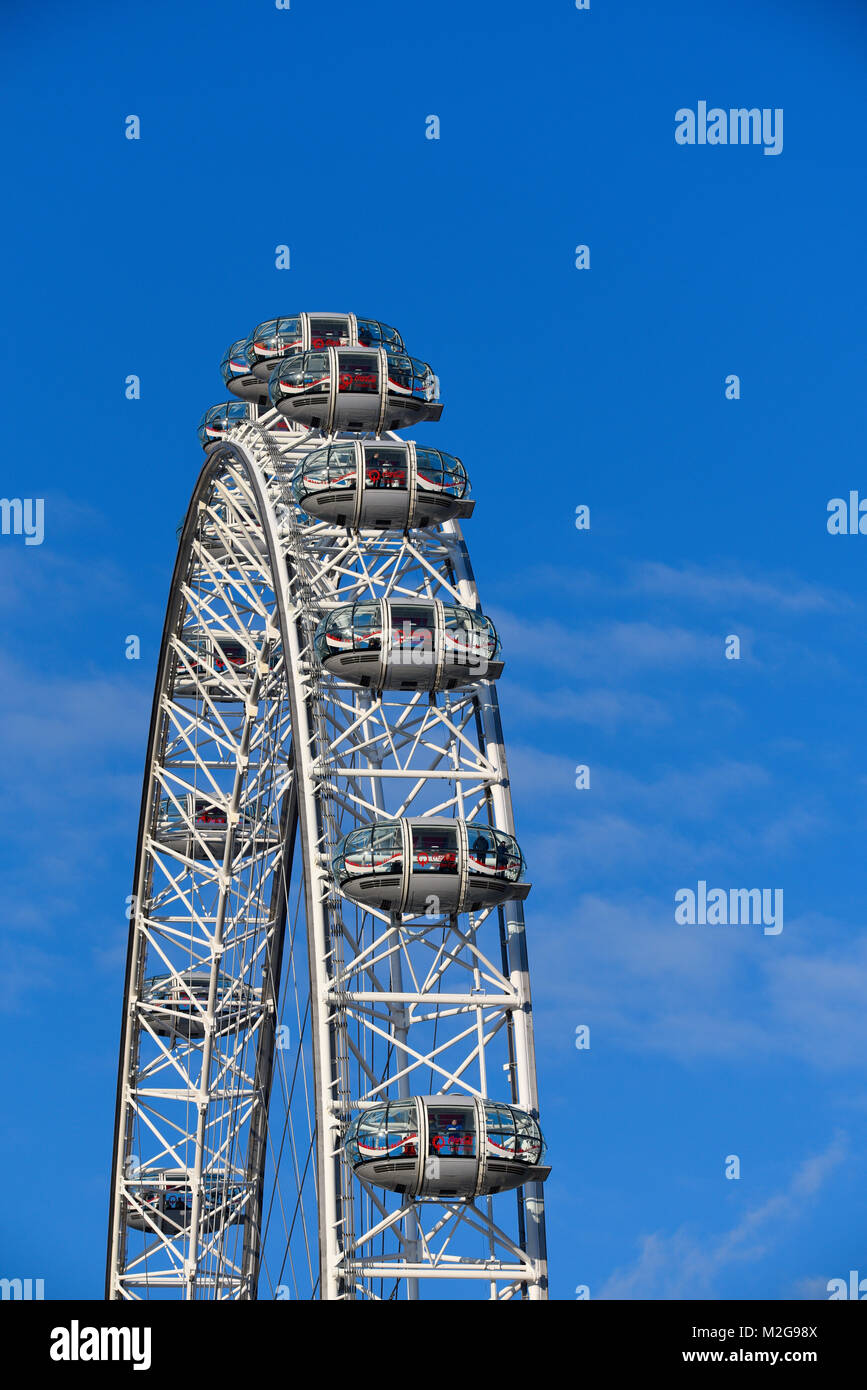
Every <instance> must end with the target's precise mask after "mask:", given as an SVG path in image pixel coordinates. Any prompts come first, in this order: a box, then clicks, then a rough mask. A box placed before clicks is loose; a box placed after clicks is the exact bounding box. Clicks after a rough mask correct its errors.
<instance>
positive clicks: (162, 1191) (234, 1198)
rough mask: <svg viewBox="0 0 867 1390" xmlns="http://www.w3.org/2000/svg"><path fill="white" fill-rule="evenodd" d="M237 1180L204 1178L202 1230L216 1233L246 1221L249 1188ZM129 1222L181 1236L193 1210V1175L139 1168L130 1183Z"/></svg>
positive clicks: (211, 1175)
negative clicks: (223, 1228)
mask: <svg viewBox="0 0 867 1390" xmlns="http://www.w3.org/2000/svg"><path fill="white" fill-rule="evenodd" d="M240 1176H241V1175H240V1174H238V1175H237V1177H235V1176H233V1177H231V1178H230V1177H229V1176H227V1175H224V1174H220V1173H209V1174H207V1175H206V1176H204V1177H203V1178H202V1195H201V1202H200V1205H199V1211H200V1214H201V1217H200V1219H201V1224H202V1229H203V1230H205V1231H213V1230H216V1229H217V1228H218V1227H220V1226H231V1225H234V1224H235V1223H236V1222H238V1221H243V1220H244V1215H245V1211H244V1209H245V1207H246V1205H247V1200H248V1196H249V1188H248V1187H247V1185H246V1184H245V1183H244V1182H243V1181H238V1178H240ZM125 1186H126V1202H127V1222H128V1224H129V1225H130V1226H132V1227H134V1228H135V1230H137V1231H160V1232H161V1233H162V1234H163V1235H178V1234H180V1233H181V1232H182V1231H185V1230H187V1228H188V1227H189V1224H190V1218H191V1216H192V1210H193V1174H192V1173H188V1172H186V1170H185V1169H183V1168H152V1169H142V1168H139V1169H138V1170H136V1172H135V1173H134V1174H133V1176H132V1177H131V1178H130V1179H128V1180H127V1182H126V1185H125Z"/></svg>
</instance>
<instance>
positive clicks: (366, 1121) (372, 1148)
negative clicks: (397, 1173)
mask: <svg viewBox="0 0 867 1390" xmlns="http://www.w3.org/2000/svg"><path fill="white" fill-rule="evenodd" d="M387 1116H388V1106H386V1105H382V1106H376V1107H375V1108H374V1109H373V1110H365V1111H364V1113H363V1114H362V1115H361V1116H360V1117H359V1119H358V1121H357V1124H356V1126H355V1133H354V1135H353V1137H352V1140H351V1141H350V1145H349V1149H350V1156H351V1158H352V1159H353V1161H354V1162H355V1163H364V1162H365V1160H370V1159H372V1158H382V1157H383V1155H384V1153H385V1150H386V1148H387V1146H388V1123H387Z"/></svg>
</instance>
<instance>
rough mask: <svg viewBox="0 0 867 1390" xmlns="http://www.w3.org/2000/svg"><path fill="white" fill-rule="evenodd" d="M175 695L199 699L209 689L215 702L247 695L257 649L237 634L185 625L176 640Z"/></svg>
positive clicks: (256, 659)
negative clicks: (233, 635) (249, 645)
mask: <svg viewBox="0 0 867 1390" xmlns="http://www.w3.org/2000/svg"><path fill="white" fill-rule="evenodd" d="M176 650H177V665H176V667H175V682H174V686H173V690H174V694H175V695H183V696H185V697H190V696H192V697H193V698H196V697H198V696H201V694H202V692H203V691H207V692H208V694H209V695H210V697H211V699H212V700H214V701H215V702H224V703H232V702H235V701H238V700H242V701H243V700H246V699H247V698H248V692H249V688H250V686H251V685H252V683H253V677H254V675H255V672H256V663H257V661H258V656H259V654H258V651H257V649H256V648H255V647H248V646H247V645H246V644H245V643H244V642H241V641H239V640H238V639H237V638H235V637H226V636H224V635H223V634H222V633H220V632H213V633H212V632H207V631H206V630H205V629H204V628H185V629H184V630H183V632H182V633H181V635H180V638H179V639H178V643H177V648H176Z"/></svg>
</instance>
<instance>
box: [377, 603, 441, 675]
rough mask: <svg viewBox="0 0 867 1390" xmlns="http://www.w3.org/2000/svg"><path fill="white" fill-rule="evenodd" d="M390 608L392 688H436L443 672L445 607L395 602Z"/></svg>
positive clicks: (389, 672)
mask: <svg viewBox="0 0 867 1390" xmlns="http://www.w3.org/2000/svg"><path fill="white" fill-rule="evenodd" d="M386 606H387V610H388V611H387V621H388V648H387V670H388V684H389V686H390V687H391V688H393V689H405V690H431V689H433V687H434V686H435V684H436V680H437V671H438V669H439V660H438V654H439V649H440V645H441V632H440V629H441V612H440V611H439V610H440V609H441V605H440V604H434V603H430V604H426V603H418V602H408V603H400V602H398V601H396V600H395V599H391V600H389V602H388V604H387V605H386Z"/></svg>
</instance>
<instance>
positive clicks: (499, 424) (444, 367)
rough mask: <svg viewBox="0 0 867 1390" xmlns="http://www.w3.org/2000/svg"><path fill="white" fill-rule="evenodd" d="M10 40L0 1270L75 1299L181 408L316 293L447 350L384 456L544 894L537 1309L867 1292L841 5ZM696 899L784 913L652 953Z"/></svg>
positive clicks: (857, 621)
mask: <svg viewBox="0 0 867 1390" xmlns="http://www.w3.org/2000/svg"><path fill="white" fill-rule="evenodd" d="M4 28H5V29H6V42H5V44H4V49H5V57H6V63H5V67H6V72H5V73H4V83H3V91H2V94H0V115H2V122H3V129H4V132H5V135H6V140H5V144H6V149H5V157H4V165H5V180H6V191H7V213H6V216H5V217H4V220H3V225H2V229H0V239H2V243H3V245H2V251H3V263H4V265H5V267H6V270H7V276H6V286H5V291H6V293H5V298H6V312H7V332H6V335H5V339H4V345H3V348H4V358H5V369H4V381H5V383H6V387H7V405H6V410H5V413H4V424H5V450H4V454H5V458H4V469H3V474H4V477H3V484H2V487H3V492H4V495H6V496H9V497H13V496H20V497H43V498H44V499H45V508H46V512H45V516H46V521H45V540H44V543H43V544H42V545H41V546H32V547H25V546H24V544H23V539H22V537H16V536H0V610H2V618H3V623H2V637H0V657H2V663H3V675H4V679H3V682H2V693H0V710H2V720H0V755H2V765H3V768H4V771H5V779H4V780H5V784H6V785H5V804H6V806H7V812H6V819H5V828H6V833H5V835H4V837H3V841H2V846H0V853H2V860H3V869H4V874H5V891H4V908H5V911H4V913H3V921H2V928H0V929H2V934H3V947H4V951H3V954H4V968H3V973H2V976H0V1011H2V1012H0V1026H2V1029H3V1038H4V1044H3V1055H4V1061H5V1068H4V1071H5V1086H4V1090H5V1101H6V1105H5V1107H4V1108H5V1109H6V1111H7V1115H6V1119H5V1122H4V1126H3V1133H2V1136H0V1155H2V1167H3V1171H4V1174H5V1181H4V1185H3V1190H4V1192H6V1193H7V1201H6V1202H5V1203H4V1204H3V1206H4V1209H3V1210H2V1211H0V1252H2V1265H3V1268H2V1270H0V1273H2V1274H3V1275H4V1276H7V1277H11V1276H21V1277H27V1276H30V1277H43V1278H45V1280H46V1292H47V1293H48V1295H49V1296H53V1297H62V1296H75V1295H78V1296H84V1297H99V1296H101V1290H102V1272H103V1261H104V1229H105V1219H106V1209H107V1196H106V1188H107V1174H108V1166H109V1161H110V1152H111V1136H112V1116H113V1107H114V1087H115V1070H116V1046H117V1032H118V1025H119V1014H120V1002H121V997H120V996H121V986H122V969H123V957H124V952H125V936H126V922H125V918H124V900H125V896H126V894H127V893H128V892H129V891H130V886H129V885H130V880H131V875H132V855H133V850H134V844H135V830H136V821H137V815H138V803H139V796H140V782H141V771H142V763H143V758H144V752H145V742H146V737H147V721H148V715H149V708H150V699H151V690H152V683H153V678H154V672H155V664H156V658H157V653H158V643H159V637H160V631H161V626H162V618H163V610H164V605H165V600H166V595H167V588H168V582H169V578H170V574H171V566H172V561H173V551H174V544H175V527H176V525H177V523H178V521H179V520H180V519H181V517H182V515H183V512H184V510H185V507H186V502H187V499H188V496H189V493H190V490H191V488H192V486H193V483H194V480H195V477H196V475H197V472H198V469H199V467H200V458H201V455H200V452H199V448H198V444H197V441H196V437H195V425H196V422H197V420H198V417H199V415H200V414H201V412H202V411H203V410H204V409H205V408H206V407H207V406H208V405H211V404H213V403H215V402H216V401H218V400H221V399H224V397H225V391H224V389H223V387H222V384H221V381H220V378H219V375H218V371H217V366H218V363H219V359H220V357H221V355H222V352H223V350H224V348H225V347H226V346H227V344H228V343H229V342H230V341H231V340H232V339H234V338H236V337H238V336H240V335H241V334H243V333H245V332H247V331H248V330H249V329H250V328H251V327H252V326H253V325H254V324H255V323H257V322H259V321H260V320H262V319H264V318H266V317H270V316H273V315H275V314H284V313H291V312H295V311H298V310H299V309H316V308H325V309H352V310H355V311H356V312H358V313H361V314H368V315H371V316H376V317H380V318H382V319H384V320H385V321H387V322H389V323H393V324H395V325H396V326H397V327H398V328H399V329H400V331H401V332H402V333H403V335H404V337H405V339H406V341H407V342H408V344H409V346H410V348H411V350H412V351H413V352H414V353H416V354H417V355H419V356H422V357H424V358H425V359H427V360H429V361H430V362H431V363H432V364H433V366H434V368H435V370H436V371H437V373H438V374H439V376H440V379H441V382H442V393H443V399H444V401H445V410H444V413H443V418H442V422H441V423H440V424H439V425H438V426H429V427H427V428H426V429H425V430H419V431H418V437H419V438H420V439H425V440H427V441H428V442H430V443H432V444H436V445H438V446H440V447H443V448H445V449H447V450H451V451H452V452H455V453H458V454H460V455H461V457H462V458H463V459H464V460H465V462H466V464H467V466H468V468H469V470H470V474H471V477H472V480H473V484H474V489H475V494H476V497H477V499H478V505H477V509H476V514H475V516H474V518H473V519H472V521H471V522H470V523H468V526H467V534H468V539H469V544H470V550H471V554H472V557H473V563H474V566H475V569H476V574H477V578H478V581H479V586H480V592H481V597H482V601H483V605H484V607H485V609H486V611H489V612H490V613H491V614H492V615H493V616H494V617H495V619H496V620H497V621H498V624H499V626H500V628H501V632H502V636H503V639H504V645H505V656H506V659H507V667H506V671H505V673H504V676H503V678H502V681H501V702H502V707H503V719H504V725H505V729H506V736H507V740H508V744H509V749H510V759H511V766H512V773H513V795H514V801H515V807H516V817H517V825H518V832H519V837H520V839H521V841H522V844H523V847H524V849H525V852H526V855H527V859H528V862H529V866H530V872H531V876H532V878H533V881H534V885H535V886H534V889H533V892H532V895H531V897H530V899H529V901H528V904H527V907H528V929H529V932H530V934H531V935H530V947H531V953H532V954H531V964H532V969H533V978H534V990H535V998H536V1011H537V1044H538V1066H539V1079H540V1086H541V1092H542V1121H543V1127H544V1129H545V1131H546V1135H547V1138H548V1141H549V1145H550V1153H551V1161H552V1162H553V1164H554V1171H553V1174H552V1177H551V1179H550V1181H549V1183H548V1199H549V1204H550V1205H549V1209H550V1213H551V1218H552V1219H551V1230H550V1256H551V1291H552V1294H553V1295H554V1296H555V1297H559V1298H571V1297H574V1291H575V1288H576V1287H577V1286H578V1285H584V1284H586V1285H589V1287H590V1291H591V1296H592V1297H593V1298H604V1297H615V1298H640V1297H650V1298H675V1299H677V1298H693V1297H698V1298H710V1297H718V1298H732V1297H748V1298H750V1297H752V1298H781V1297H790V1296H794V1297H805V1298H816V1297H823V1296H826V1294H825V1285H826V1283H827V1281H828V1280H829V1279H831V1278H834V1277H840V1276H845V1275H846V1273H847V1271H848V1270H849V1269H851V1268H857V1269H859V1270H860V1272H861V1274H862V1276H863V1275H867V1248H865V1227H867V1214H865V1196H864V1193H865V1191H867V1183H865V1165H864V1159H863V1154H864V1152H865V1139H867V1133H865V1131H867V1081H865V1074H864V1066H863V1059H864V1055H865V1043H867V1022H865V1018H867V1014H865V1009H864V997H865V987H867V939H865V932H864V908H863V900H864V887H865V876H864V853H863V844H864V836H865V829H867V771H865V767H864V764H863V758H862V756H861V751H862V745H863V732H864V713H863V711H864V708H865V699H864V696H865V684H867V656H865V650H864V641H863V629H864V617H865V597H864V585H863V573H864V557H865V555H867V550H865V549H862V547H867V538H865V537H862V536H857V537H856V536H845V537H832V536H829V534H828V532H827V529H826V516H827V511H826V509H827V503H828V500H829V499H830V498H832V497H837V496H846V495H848V492H849V490H850V489H859V488H860V489H861V490H862V492H863V493H864V495H865V496H867V471H865V468H864V464H863V457H864V436H865V393H864V388H863V324H864V321H865V279H864V274H863V268H862V267H863V239H864V238H863V224H864V202H865V194H864V186H865V180H864V139H865V121H864V114H863V95H862V94H863V89H864V66H865V57H864V52H865V44H864V40H865V38H867V17H865V13H864V10H863V8H862V6H861V5H860V4H855V3H854V0H853V2H852V3H846V2H845V0H826V2H825V3H824V4H823V5H821V6H817V5H814V4H811V3H807V0H787V3H785V4H784V3H783V0H730V2H729V3H728V4H726V5H724V6H722V5H720V6H716V7H709V6H696V5H695V4H694V3H693V0H663V2H662V3H655V4H652V5H651V4H642V3H639V2H638V0H626V2H625V3H621V4H617V5H614V4H610V3H604V0H591V9H590V11H589V12H578V11H576V10H575V8H574V5H573V4H572V3H571V0H547V3H546V4H545V5H544V6H538V5H537V6H531V5H525V4H518V3H513V2H512V0H508V2H507V3H493V2H492V0H480V3H478V4H476V5H473V6H467V5H465V4H457V3H452V0H445V3H441V4H438V5H436V6H420V5H417V6H412V5H397V4H394V3H392V0H387V2H386V0H380V3H371V4H369V5H366V6H360V5H350V4H349V3H347V0H292V8H291V10H290V11H288V12H284V11H278V10H276V8H275V7H274V6H273V4H269V3H268V0H256V3H249V4H246V5H245V6H243V8H242V9H239V7H238V6H237V5H234V4H229V3H226V0H212V3H209V4H207V5H205V4H202V3H193V4H188V5H185V6H178V5H175V4H171V5H170V4H166V3H163V0H153V3H151V4H149V5H147V6H137V7H135V6H134V7H122V8H120V9H119V8H117V7H115V6H111V5H109V4H105V3H102V4H101V3H97V0H83V3H82V4H81V5H78V6H75V7H69V6H65V5H60V4H58V3H55V2H54V0H49V3H46V4H43V5H41V6H39V7H38V8H37V9H30V10H22V11H19V12H18V13H16V14H15V15H13V16H11V17H4ZM702 100H706V101H707V102H708V105H709V106H719V107H722V108H725V109H727V108H730V107H740V106H748V107H752V106H756V107H760V108H765V107H767V108H782V109H783V110H784V113H785V122H784V132H785V135H784V148H783V151H782V153H781V154H780V155H779V156H776V157H767V156H765V155H764V154H763V152H762V150H761V148H756V147H740V146H737V147H735V146H727V147H710V146H704V147H699V146H696V147H684V146H680V145H678V144H676V142H675V139H674V129H675V112H676V111H677V110H678V109H679V108H682V107H691V108H693V109H695V108H696V107H697V104H698V102H699V101H702ZM129 114H137V115H138V116H139V117H140V119H141V127H142V137H141V140H140V141H138V142H131V141H127V140H126V139H125V138H124V120H125V117H126V116H127V115H129ZM429 114H436V115H438V116H439V118H440V121H441V138H440V139H439V140H438V141H430V140H426V139H425V119H426V117H427V116H428V115H429ZM282 243H286V244H288V245H289V246H290V248H291V269H290V270H288V271H278V270H277V269H276V268H275V266H274V248H275V247H276V246H277V245H279V244H282ZM578 244H587V245H589V247H590V253H591V263H590V269H589V270H584V271H578V270H576V269H575V265H574V260H575V254H574V248H575V247H576V245H578ZM130 373H135V374H137V375H139V376H140V377H141V383H142V388H141V400H140V401H136V402H131V401H127V400H126V399H125V397H124V380H125V378H126V376H127V375H128V374H130ZM732 373H735V374H737V375H738V376H739V378H740V382H741V396H740V399H739V400H727V399H726V398H725V391H724V383H725V379H726V377H727V376H728V375H730V374H732ZM581 503H584V504H587V505H588V506H589V507H590V511H591V526H590V530H589V531H586V532H579V531H577V530H576V528H575V526H574V516H575V508H576V506H577V505H578V504H581ZM131 633H135V634H138V635H139V636H140V638H141V644H142V658H141V660H140V661H138V662H132V661H127V660H126V659H125V656H124V649H125V648H124V642H125V638H126V636H127V635H128V634H131ZM728 634H737V635H738V636H739V637H740V640H741V658H740V660H739V661H728V660H726V659H725V656H724V642H725V637H726V636H727V635H728ZM579 763H582V764H587V765H589V767H590V769H591V786H590V789H589V790H585V791H578V790H576V788H575V785H574V781H575V774H574V769H575V767H576V765H577V764H579ZM702 879H703V880H706V881H707V882H708V884H709V885H712V886H721V887H726V888H729V887H747V888H749V887H755V886H760V887H782V889H783V890H784V895H785V925H784V930H783V931H782V933H781V934H779V935H777V936H770V935H764V934H763V933H762V932H761V930H760V929H759V928H756V927H719V928H713V927H706V926H705V927H702V926H695V927H689V926H680V925H678V924H676V923H675V921H674V894H675V892H676V891H677V889H679V888H681V887H689V886H692V887H695V886H696V884H697V882H698V881H699V880H702ZM580 1024H586V1025H588V1026H589V1027H590V1030H591V1035H590V1036H591V1046H590V1049H589V1051H578V1050H577V1049H576V1048H575V1046H574V1036H575V1029H576V1027H577V1026H578V1025H580ZM729 1154H737V1155H738V1156H739V1158H740V1161H741V1178H740V1179H739V1180H738V1181H727V1180H726V1179H725V1177H724V1166H725V1159H726V1156H727V1155H729ZM11 1193H14V1200H10V1199H9V1194H11ZM70 1200H71V1202H72V1207H71V1208H70Z"/></svg>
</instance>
